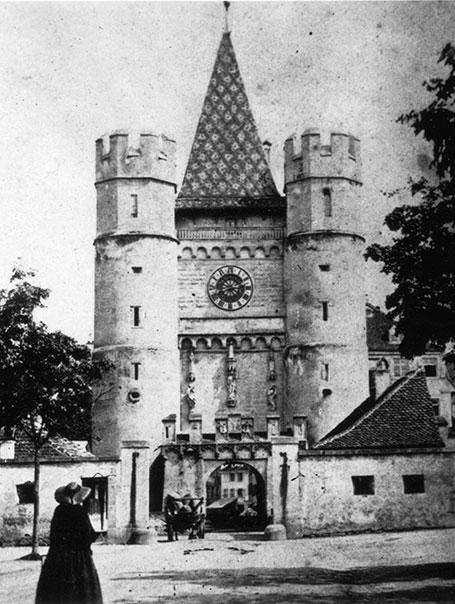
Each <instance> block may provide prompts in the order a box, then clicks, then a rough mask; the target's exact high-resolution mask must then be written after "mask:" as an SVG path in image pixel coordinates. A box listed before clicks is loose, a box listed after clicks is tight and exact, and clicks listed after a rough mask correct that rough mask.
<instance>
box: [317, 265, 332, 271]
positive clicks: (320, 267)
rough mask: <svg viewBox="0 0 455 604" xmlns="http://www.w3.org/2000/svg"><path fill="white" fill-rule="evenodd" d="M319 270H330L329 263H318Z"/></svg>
mask: <svg viewBox="0 0 455 604" xmlns="http://www.w3.org/2000/svg"><path fill="white" fill-rule="evenodd" d="M319 270H320V271H321V272H322V273H328V272H329V270H330V264H320V265H319Z"/></svg>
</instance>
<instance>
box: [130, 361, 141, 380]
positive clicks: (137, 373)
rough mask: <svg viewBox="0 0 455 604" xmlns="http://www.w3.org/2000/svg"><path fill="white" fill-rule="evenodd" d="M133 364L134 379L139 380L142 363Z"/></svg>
mask: <svg viewBox="0 0 455 604" xmlns="http://www.w3.org/2000/svg"><path fill="white" fill-rule="evenodd" d="M131 365H132V366H133V380H138V379H139V368H140V366H141V364H140V363H131Z"/></svg>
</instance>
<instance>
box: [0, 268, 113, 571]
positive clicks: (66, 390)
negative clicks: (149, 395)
mask: <svg viewBox="0 0 455 604" xmlns="http://www.w3.org/2000/svg"><path fill="white" fill-rule="evenodd" d="M33 276H34V274H33V273H32V272H31V271H27V272H26V271H23V270H20V269H14V270H13V273H12V277H11V289H10V290H9V291H6V290H0V427H2V428H3V429H4V430H5V431H6V432H7V433H8V432H9V433H13V434H14V432H15V431H16V430H18V431H23V432H24V433H25V434H26V435H27V436H28V437H29V438H30V440H31V442H32V443H33V446H34V510H33V534H32V553H31V555H30V556H29V558H32V559H36V558H37V557H39V556H38V521H39V482H40V452H41V451H42V448H43V446H44V445H45V444H46V443H47V442H48V441H49V440H50V439H52V437H55V436H56V435H61V436H66V437H68V438H72V437H73V438H74V437H79V438H80V437H81V433H84V432H85V434H87V433H88V431H89V426H90V416H91V408H92V390H91V387H90V383H91V382H93V381H94V380H97V379H99V378H100V377H101V375H102V372H103V371H105V370H106V369H108V368H109V366H108V364H107V363H106V362H103V361H95V360H93V359H92V354H91V351H90V349H89V348H88V347H87V346H85V345H81V344H78V343H77V342H76V341H75V340H74V339H73V338H71V337H69V336H67V335H65V334H63V333H61V332H59V331H56V332H50V331H48V328H47V326H46V325H45V324H44V323H41V322H36V321H35V319H34V312H35V310H36V309H37V308H42V307H43V306H44V301H45V300H46V299H47V298H48V296H49V290H47V289H43V288H41V287H39V286H37V285H33V284H32V282H31V279H32V277H33Z"/></svg>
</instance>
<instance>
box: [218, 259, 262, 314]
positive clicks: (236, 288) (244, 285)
mask: <svg viewBox="0 0 455 604" xmlns="http://www.w3.org/2000/svg"><path fill="white" fill-rule="evenodd" d="M207 289H208V293H209V298H210V300H211V301H212V302H213V304H215V306H218V308H221V309H223V310H238V309H239V308H242V307H243V306H245V304H248V302H249V301H250V300H251V296H252V295H253V282H252V280H251V277H250V276H249V274H248V273H247V272H246V271H244V270H243V269H242V268H239V267H238V266H222V267H221V268H219V269H217V270H216V271H215V272H214V273H213V274H212V275H211V277H210V279H209V282H208V287H207Z"/></svg>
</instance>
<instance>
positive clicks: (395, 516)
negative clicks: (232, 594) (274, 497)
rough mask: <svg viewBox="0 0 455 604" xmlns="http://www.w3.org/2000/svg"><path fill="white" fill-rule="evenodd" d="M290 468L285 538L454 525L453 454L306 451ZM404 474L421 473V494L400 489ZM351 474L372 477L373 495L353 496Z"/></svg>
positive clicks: (454, 466) (454, 469) (454, 457)
mask: <svg viewBox="0 0 455 604" xmlns="http://www.w3.org/2000/svg"><path fill="white" fill-rule="evenodd" d="M294 471H295V476H294V475H293V476H290V478H291V479H292V478H296V480H295V481H294V486H293V487H291V491H290V493H289V497H290V500H289V503H288V509H290V513H289V514H288V517H287V522H286V523H287V528H288V535H289V536H290V537H303V536H306V535H317V534H334V533H343V532H360V531H381V530H403V529H418V528H419V529H421V528H430V527H432V528H434V527H447V526H455V482H454V477H455V455H454V454H453V453H450V452H425V451H412V450H408V451H397V452H390V453H386V452H380V451H377V452H374V453H373V452H372V453H366V452H362V453H356V454H355V453H351V454H350V453H342V452H338V454H337V452H335V453H330V454H327V453H326V452H324V453H322V454H319V455H316V454H315V453H314V452H311V451H308V452H304V453H303V454H301V455H300V459H299V463H298V468H297V467H296V468H294ZM403 475H423V476H424V485H425V486H424V490H425V492H423V493H407V494H406V493H404V486H403ZM353 476H374V494H365V495H355V494H354V492H353V480H352V477H353ZM291 484H292V483H291ZM297 501H298V502H299V503H298V505H297Z"/></svg>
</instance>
